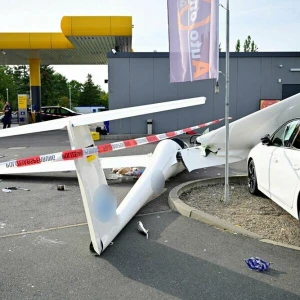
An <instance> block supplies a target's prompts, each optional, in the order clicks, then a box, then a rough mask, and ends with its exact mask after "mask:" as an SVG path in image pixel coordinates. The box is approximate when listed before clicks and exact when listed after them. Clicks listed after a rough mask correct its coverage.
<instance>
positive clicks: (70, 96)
mask: <svg viewBox="0 0 300 300" xmlns="http://www.w3.org/2000/svg"><path fill="white" fill-rule="evenodd" d="M69 101H70V109H71V108H72V95H71V87H70V86H69Z"/></svg>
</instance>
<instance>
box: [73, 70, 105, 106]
mask: <svg viewBox="0 0 300 300" xmlns="http://www.w3.org/2000/svg"><path fill="white" fill-rule="evenodd" d="M100 96H101V90H100V88H99V86H96V85H95V84H94V82H93V80H92V75H91V74H88V75H87V80H86V82H85V83H84V84H83V89H82V93H81V94H80V97H79V101H78V105H80V106H93V105H99V102H100Z"/></svg>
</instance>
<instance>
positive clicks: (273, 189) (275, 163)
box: [270, 120, 300, 208]
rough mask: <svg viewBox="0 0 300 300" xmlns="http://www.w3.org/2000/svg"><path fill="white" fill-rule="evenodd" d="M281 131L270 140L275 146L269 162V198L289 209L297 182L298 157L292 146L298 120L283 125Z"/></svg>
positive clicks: (299, 162) (299, 165) (299, 163)
mask: <svg viewBox="0 0 300 300" xmlns="http://www.w3.org/2000/svg"><path fill="white" fill-rule="evenodd" d="M282 129H283V130H282ZM282 129H281V130H280V131H278V132H277V134H275V135H274V137H273V139H272V142H273V143H274V144H275V145H277V146H276V149H275V150H274V152H273V153H272V157H271V161H270V197H271V199H273V200H274V201H276V202H280V203H281V204H282V205H283V206H286V207H289V208H291V207H292V205H293V199H294V194H295V190H296V187H297V184H298V181H299V169H300V156H299V151H298V150H297V149H295V148H294V147H293V146H292V142H293V140H294V138H295V135H296V134H297V133H298V131H299V120H294V121H291V122H289V123H287V124H285V125H284V126H283V127H282Z"/></svg>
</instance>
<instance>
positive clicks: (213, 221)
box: [168, 176, 300, 250]
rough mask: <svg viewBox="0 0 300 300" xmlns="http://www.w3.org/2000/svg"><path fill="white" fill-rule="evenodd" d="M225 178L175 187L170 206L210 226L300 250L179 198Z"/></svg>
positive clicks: (237, 179)
mask: <svg viewBox="0 0 300 300" xmlns="http://www.w3.org/2000/svg"><path fill="white" fill-rule="evenodd" d="M246 177H247V176H231V177H230V180H231V181H235V182H239V181H243V180H245V178H246ZM223 182H224V178H209V179H199V180H194V181H189V182H186V183H183V184H180V185H178V186H177V187H175V188H173V189H172V190H171V191H170V193H169V197H168V203H169V206H170V208H171V209H172V210H173V211H176V212H179V213H180V214H182V215H183V216H185V217H188V218H191V219H194V220H197V221H200V222H203V223H206V224H208V225H210V226H215V227H217V228H219V229H222V230H226V231H229V232H232V233H234V234H240V235H244V236H247V237H250V238H254V239H257V240H259V241H261V242H264V243H268V244H272V245H276V246H281V247H285V248H289V249H293V250H300V247H297V246H293V245H289V244H285V243H280V242H275V241H272V240H269V239H264V238H263V237H262V236H261V235H259V234H256V233H253V232H251V231H249V230H247V229H244V228H242V227H239V226H236V225H233V224H232V223H230V222H227V221H225V220H222V219H220V218H218V217H215V216H212V215H210V214H207V213H205V212H203V211H201V210H198V209H195V208H193V207H191V206H189V205H187V204H185V203H184V202H183V201H181V200H180V199H179V196H180V195H181V194H182V193H184V192H185V191H188V190H190V189H192V188H194V187H201V186H208V185H211V184H218V183H223Z"/></svg>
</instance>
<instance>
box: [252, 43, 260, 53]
mask: <svg viewBox="0 0 300 300" xmlns="http://www.w3.org/2000/svg"><path fill="white" fill-rule="evenodd" d="M257 50H258V48H257V46H256V45H255V43H254V41H252V43H251V52H257Z"/></svg>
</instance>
